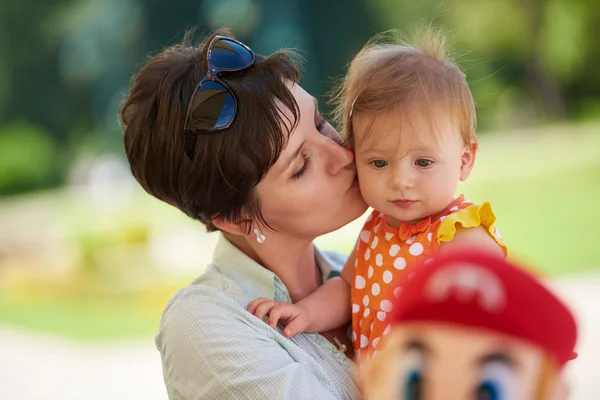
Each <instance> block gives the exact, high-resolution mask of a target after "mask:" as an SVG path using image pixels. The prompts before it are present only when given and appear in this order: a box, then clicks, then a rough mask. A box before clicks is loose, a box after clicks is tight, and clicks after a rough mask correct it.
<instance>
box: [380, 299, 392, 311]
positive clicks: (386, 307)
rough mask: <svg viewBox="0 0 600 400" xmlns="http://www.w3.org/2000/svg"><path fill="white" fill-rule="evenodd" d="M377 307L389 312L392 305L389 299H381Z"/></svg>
mask: <svg viewBox="0 0 600 400" xmlns="http://www.w3.org/2000/svg"><path fill="white" fill-rule="evenodd" d="M379 307H381V309H382V310H383V311H385V312H390V311H392V308H393V305H392V302H391V301H389V300H381V303H380V304H379Z"/></svg>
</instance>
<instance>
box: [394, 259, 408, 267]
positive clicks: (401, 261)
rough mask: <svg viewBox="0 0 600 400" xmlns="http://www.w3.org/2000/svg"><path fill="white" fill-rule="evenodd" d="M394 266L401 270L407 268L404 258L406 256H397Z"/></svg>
mask: <svg viewBox="0 0 600 400" xmlns="http://www.w3.org/2000/svg"><path fill="white" fill-rule="evenodd" d="M394 268H396V269H399V270H403V269H404V268H406V260H405V259H404V257H398V258H396V261H394Z"/></svg>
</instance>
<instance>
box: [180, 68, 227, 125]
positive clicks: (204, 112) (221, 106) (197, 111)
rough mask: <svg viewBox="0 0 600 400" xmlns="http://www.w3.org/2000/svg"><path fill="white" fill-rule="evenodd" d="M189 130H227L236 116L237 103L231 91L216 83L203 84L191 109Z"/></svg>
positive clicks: (206, 82) (209, 81)
mask: <svg viewBox="0 0 600 400" xmlns="http://www.w3.org/2000/svg"><path fill="white" fill-rule="evenodd" d="M190 109H191V111H190V116H189V120H188V124H187V126H186V129H188V130H203V131H210V130H218V129H224V128H227V127H228V126H229V125H230V124H231V121H233V117H234V115H235V101H234V99H233V96H232V95H231V93H230V92H229V90H228V89H227V88H226V87H225V86H223V85H222V84H220V83H219V82H215V81H211V80H208V81H205V82H203V83H202V84H201V85H200V86H199V87H198V90H197V91H196V93H195V95H194V98H193V100H192V105H191V107H190Z"/></svg>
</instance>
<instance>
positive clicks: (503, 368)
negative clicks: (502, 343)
mask: <svg viewBox="0 0 600 400" xmlns="http://www.w3.org/2000/svg"><path fill="white" fill-rule="evenodd" d="M515 372H516V371H515V369H514V366H513V365H512V364H509V363H507V362H506V361H501V360H495V361H490V362H486V363H484V364H483V365H482V366H481V369H480V378H479V383H478V384H477V387H476V388H475V397H474V398H475V400H510V399H514V398H516V397H515V388H516V374H515Z"/></svg>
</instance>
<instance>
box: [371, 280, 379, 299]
mask: <svg viewBox="0 0 600 400" xmlns="http://www.w3.org/2000/svg"><path fill="white" fill-rule="evenodd" d="M380 292H381V287H380V286H379V283H374V284H373V286H371V293H373V296H377V295H378V294H379V293H380Z"/></svg>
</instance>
